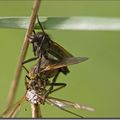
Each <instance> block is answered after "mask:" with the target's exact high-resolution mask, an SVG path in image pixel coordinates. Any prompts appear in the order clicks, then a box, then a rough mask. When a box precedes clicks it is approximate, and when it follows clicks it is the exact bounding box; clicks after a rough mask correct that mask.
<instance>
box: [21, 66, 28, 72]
mask: <svg viewBox="0 0 120 120" xmlns="http://www.w3.org/2000/svg"><path fill="white" fill-rule="evenodd" d="M22 67H23V68H24V69H25V70H26V72H27V73H29V70H28V69H27V68H26V67H25V66H24V65H23V66H22Z"/></svg>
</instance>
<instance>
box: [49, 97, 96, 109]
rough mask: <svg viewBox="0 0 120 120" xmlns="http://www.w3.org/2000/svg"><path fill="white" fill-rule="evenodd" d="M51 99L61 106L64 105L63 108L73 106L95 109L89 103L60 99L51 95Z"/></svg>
mask: <svg viewBox="0 0 120 120" xmlns="http://www.w3.org/2000/svg"><path fill="white" fill-rule="evenodd" d="M49 101H51V102H52V103H54V104H57V105H58V106H59V107H63V108H70V107H71V108H75V109H83V110H87V111H94V108H92V107H89V106H87V105H82V104H78V103H73V102H70V101H67V100H63V99H58V98H54V97H49Z"/></svg>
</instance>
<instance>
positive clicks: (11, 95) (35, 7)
mask: <svg viewBox="0 0 120 120" xmlns="http://www.w3.org/2000/svg"><path fill="white" fill-rule="evenodd" d="M40 2H41V0H34V5H33V9H32V14H31V18H30V23H29V27H28V30H27V31H26V35H25V38H24V42H23V46H22V48H21V51H20V56H19V60H18V64H17V67H16V71H15V75H14V78H13V81H12V84H11V87H10V91H9V93H8V105H7V109H6V110H7V111H8V110H9V109H10V107H11V105H12V104H13V101H14V98H15V94H16V90H17V86H18V83H19V78H20V75H21V70H22V63H23V61H24V59H25V56H26V53H27V49H28V45H29V38H28V36H31V34H32V31H33V29H34V24H35V20H36V16H37V13H38V10H39V7H40Z"/></svg>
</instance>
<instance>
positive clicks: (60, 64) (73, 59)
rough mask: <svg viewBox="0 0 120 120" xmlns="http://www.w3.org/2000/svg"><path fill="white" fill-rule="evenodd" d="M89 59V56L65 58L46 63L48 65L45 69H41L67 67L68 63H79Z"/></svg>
mask: <svg viewBox="0 0 120 120" xmlns="http://www.w3.org/2000/svg"><path fill="white" fill-rule="evenodd" d="M87 59H88V58H87V57H70V58H64V59H63V60H61V61H55V62H53V63H52V62H51V63H49V64H48V65H46V67H45V68H44V69H43V70H41V72H44V71H49V70H54V69H58V68H62V67H66V66H68V65H73V64H78V63H81V62H84V61H86V60H87Z"/></svg>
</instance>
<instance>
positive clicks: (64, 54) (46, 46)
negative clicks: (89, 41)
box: [23, 17, 73, 75]
mask: <svg viewBox="0 0 120 120" xmlns="http://www.w3.org/2000/svg"><path fill="white" fill-rule="evenodd" d="M37 21H38V24H39V26H40V28H41V30H42V32H37V33H35V31H34V32H33V33H34V34H33V35H32V36H30V37H29V38H30V39H29V41H30V43H32V46H33V52H34V56H35V57H34V58H30V59H28V60H25V61H24V62H23V64H25V63H27V62H30V61H32V60H36V59H39V62H38V71H39V69H40V65H41V57H42V56H44V57H45V58H46V59H51V58H52V59H55V60H62V59H64V58H69V57H73V55H72V54H70V53H69V52H68V51H67V50H65V49H64V48H63V47H62V46H60V45H59V44H57V43H56V42H55V41H53V40H51V38H50V36H49V35H48V34H47V33H46V32H45V31H44V29H43V26H42V25H41V23H40V21H39V18H38V17H37ZM59 72H62V73H63V74H65V75H66V74H67V73H69V69H68V67H67V66H66V67H62V68H60V70H59Z"/></svg>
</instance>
